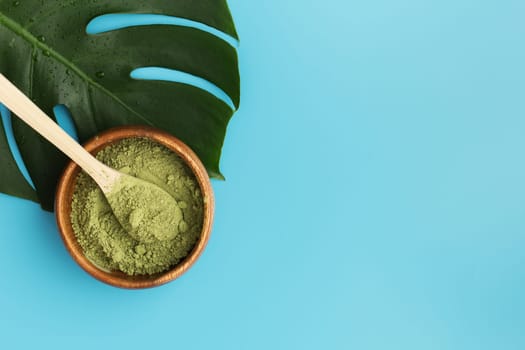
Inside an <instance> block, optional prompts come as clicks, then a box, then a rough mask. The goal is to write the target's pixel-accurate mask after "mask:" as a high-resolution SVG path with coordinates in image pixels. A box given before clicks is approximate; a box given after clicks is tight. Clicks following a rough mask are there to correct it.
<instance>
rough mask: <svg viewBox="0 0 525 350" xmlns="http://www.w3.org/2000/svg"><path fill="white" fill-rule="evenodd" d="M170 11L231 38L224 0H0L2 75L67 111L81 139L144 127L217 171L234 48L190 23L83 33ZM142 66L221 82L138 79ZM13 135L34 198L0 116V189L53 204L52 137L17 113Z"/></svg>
mask: <svg viewBox="0 0 525 350" xmlns="http://www.w3.org/2000/svg"><path fill="white" fill-rule="evenodd" d="M119 13H141V14H162V15H167V16H175V17H177V18H182V19H185V20H189V21H191V23H200V24H204V25H205V26H206V27H205V28H213V29H214V30H218V31H220V32H222V33H225V34H227V35H229V36H230V37H233V38H237V35H236V32H235V27H234V24H233V21H232V18H231V15H230V12H229V9H228V6H227V3H226V1H225V0H170V1H168V0H143V1H142V0H140V1H139V0H111V1H103V0H99V1H97V0H89V1H88V0H45V1H43V0H20V1H12V0H0V72H2V73H3V74H4V75H6V76H7V78H8V79H10V80H11V81H12V82H13V83H14V84H15V85H17V86H18V88H20V89H21V90H22V91H23V92H24V93H26V94H27V95H28V96H30V97H31V98H32V99H33V101H35V103H36V104H37V105H38V106H39V107H40V108H42V109H43V110H44V111H45V112H46V113H47V114H48V115H50V116H52V115H53V108H54V107H55V106H56V105H65V106H66V107H68V108H69V110H70V112H71V116H72V119H73V121H74V124H75V126H76V128H77V133H78V136H79V139H80V141H81V142H84V141H86V140H87V139H88V138H91V137H92V136H94V135H95V134H97V133H99V132H100V131H103V130H105V129H107V128H110V127H114V126H119V125H124V124H146V125H153V126H156V127H158V128H161V129H164V130H166V131H168V132H170V133H172V134H174V135H175V136H177V137H179V138H180V139H182V140H183V141H184V142H186V143H187V144H188V145H189V146H190V147H191V148H192V149H193V150H194V151H195V152H196V153H197V154H198V155H199V157H200V158H201V160H202V161H203V163H204V165H205V166H206V167H207V169H208V171H209V173H210V175H211V176H213V177H219V178H220V177H221V176H222V175H221V173H220V171H219V158H220V153H221V148H222V144H223V140H224V136H225V132H226V127H227V124H228V121H229V119H230V118H231V116H232V114H233V112H234V110H235V109H236V108H238V105H239V74H238V62H237V52H236V49H235V48H234V47H233V46H232V45H231V43H229V42H228V41H226V40H223V39H221V38H220V36H218V35H214V34H213V33H212V32H211V31H205V30H201V29H199V28H198V27H197V28H196V27H191V26H180V25H179V26H173V25H160V24H159V25H146V26H145V25H141V26H130V27H125V28H121V29H118V30H110V31H107V32H103V33H99V34H96V35H88V34H86V25H87V24H88V23H89V22H90V21H91V20H92V19H94V18H97V17H98V16H101V15H104V14H119ZM139 67H165V68H168V69H173V70H177V71H182V72H186V73H188V74H191V75H192V76H195V77H199V78H202V79H203V80H205V81H207V82H209V83H211V84H213V85H214V86H216V87H218V88H219V89H220V90H222V92H224V93H225V94H226V95H227V96H229V98H230V99H231V102H232V104H233V105H232V106H230V104H229V103H226V102H224V99H220V98H218V97H216V96H217V94H212V93H210V92H209V91H207V90H204V89H201V88H198V87H196V86H193V85H189V84H187V82H172V81H169V82H168V81H160V80H136V79H132V78H131V77H130V72H131V71H133V70H134V69H136V68H139ZM12 122H13V132H14V135H15V138H16V141H17V144H18V146H19V149H20V153H21V155H22V159H23V160H24V162H25V164H26V166H27V168H28V171H29V173H30V175H31V178H32V180H33V183H34V185H35V187H36V196H35V193H33V190H32V188H31V187H29V186H28V184H27V183H26V182H25V180H24V178H23V176H22V175H21V173H20V171H19V170H18V168H17V167H16V165H15V162H14V159H13V157H12V156H11V154H10V153H9V150H8V147H7V142H6V138H5V130H3V127H2V124H1V123H0V191H1V192H4V193H8V194H12V195H15V196H19V197H23V198H27V199H32V200H36V198H38V201H39V202H40V203H41V205H42V207H43V208H44V209H46V210H52V209H53V198H54V191H55V187H56V182H57V180H58V178H59V176H60V173H61V171H62V169H63V167H64V165H65V163H66V159H65V157H64V156H63V155H62V154H61V153H60V152H59V151H57V150H56V149H55V148H54V147H53V146H52V145H51V144H49V143H48V142H47V141H45V140H44V139H42V138H41V137H40V136H38V135H37V134H36V133H35V132H33V131H32V130H31V129H29V128H28V127H27V126H26V125H25V124H23V122H21V121H19V120H18V118H13V120H12Z"/></svg>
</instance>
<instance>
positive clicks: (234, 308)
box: [0, 0, 525, 350]
mask: <svg viewBox="0 0 525 350" xmlns="http://www.w3.org/2000/svg"><path fill="white" fill-rule="evenodd" d="M229 3H230V6H231V9H232V12H233V15H234V17H235V20H236V24H237V28H238V31H239V34H240V36H241V47H240V51H239V54H240V62H241V77H242V83H243V85H242V106H241V109H240V110H239V112H238V113H237V114H236V115H235V117H234V119H233V120H232V123H231V124H230V128H229V131H228V137H227V139H226V144H225V147H224V150H223V162H222V169H223V172H224V173H225V174H226V176H227V179H228V180H227V181H226V182H215V183H214V188H215V191H216V197H217V208H216V209H217V211H216V214H217V215H216V221H215V226H214V231H213V235H212V238H211V241H210V243H209V245H208V247H207V250H206V251H205V253H204V255H203V256H202V258H201V259H200V260H199V261H198V263H197V264H196V265H195V266H194V267H193V268H192V269H191V270H190V272H189V273H188V274H186V275H185V276H183V277H182V278H181V279H179V280H177V281H175V282H173V283H170V284H168V285H166V286H163V287H160V288H156V289H151V290H143V291H126V290H120V289H116V288H113V287H110V286H106V285H104V284H102V283H100V282H98V281H96V280H94V279H93V278H91V277H90V276H88V275H87V274H86V273H84V272H83V271H82V270H81V269H80V268H79V267H78V266H77V265H76V264H75V263H74V262H73V260H72V259H71V258H70V256H69V255H68V253H67V252H66V250H65V248H64V246H63V244H62V242H61V240H60V238H59V235H58V233H57V231H56V227H55V223H54V218H53V216H52V215H51V214H49V213H44V212H42V211H41V210H40V209H39V207H38V206H37V205H35V204H33V203H30V202H27V201H23V200H18V199H13V198H9V197H7V196H5V195H0V222H1V225H2V230H1V231H2V234H1V236H0V272H1V275H2V278H1V279H0V335H1V338H0V344H1V345H0V347H2V348H6V349H7V348H15V347H25V346H32V347H34V348H37V347H38V348H51V347H52V348H54V349H66V348H70V346H73V344H74V347H75V349H84V348H85V349H92V348H93V346H95V345H97V346H102V348H109V347H110V346H115V348H116V347H117V346H118V348H122V349H124V348H128V349H131V348H133V349H141V348H150V347H152V346H161V345H163V346H166V347H170V348H175V349H404V350H407V349H462V350H464V349H505V350H510V349H524V348H525V332H524V328H525V300H524V299H525V297H524V295H525V293H524V292H525V250H524V245H525V217H524V214H525V200H524V199H525V184H524V179H525V164H524V159H523V151H524V150H525V138H524V131H525V96H524V93H525V86H524V84H525V67H524V63H525V48H524V41H523V40H524V37H525V21H524V14H525V2H523V1H522V0H499V1H495V0H493V1H479V0H477V1H474V0H454V1H452V0H439V1H438V0H397V1H386V0H370V1H360V2H357V1H343V0H327V1H313V0H287V1H278V0H268V1H263V2H261V1H259V2H254V1H244V0H235V1H233V0H232V1H230V2H229ZM37 227H38V228H37ZM79 338H81V339H80V341H78V340H79ZM73 340H75V343H71V341H73Z"/></svg>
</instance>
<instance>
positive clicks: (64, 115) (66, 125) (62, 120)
mask: <svg viewBox="0 0 525 350" xmlns="http://www.w3.org/2000/svg"><path fill="white" fill-rule="evenodd" d="M53 113H54V114H55V118H56V120H57V123H58V125H60V127H61V128H62V129H64V131H65V132H67V133H68V134H69V136H71V137H72V138H74V139H75V140H76V141H77V142H78V134H77V128H76V126H75V122H74V121H73V118H72V117H71V113H70V112H69V109H68V108H67V107H66V106H64V105H56V106H55V107H54V108H53Z"/></svg>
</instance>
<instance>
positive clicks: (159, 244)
mask: <svg viewBox="0 0 525 350" xmlns="http://www.w3.org/2000/svg"><path fill="white" fill-rule="evenodd" d="M96 157H97V159H99V160H100V161H102V162H103V163H105V164H107V165H109V166H110V167H112V168H114V169H117V170H119V171H120V172H123V173H125V174H128V175H131V176H134V177H137V178H139V179H142V180H145V181H148V182H150V183H153V184H155V185H157V186H159V187H160V188H161V189H163V190H164V191H166V192H167V193H169V194H170V195H171V196H172V197H173V198H174V199H175V200H176V201H177V205H178V208H180V210H177V211H176V212H174V214H173V215H174V222H176V225H177V231H178V234H177V235H175V236H174V237H170V238H169V239H163V240H155V239H150V240H137V239H136V238H138V237H133V236H132V235H130V234H129V233H128V232H127V231H126V230H125V229H124V228H123V227H122V226H121V225H120V223H119V222H118V221H117V219H116V218H115V216H114V215H113V212H112V211H111V208H110V206H109V204H108V202H107V200H106V198H105V197H104V194H103V193H102V191H101V190H100V189H99V188H98V186H97V185H96V184H95V182H94V181H93V180H92V179H91V178H90V177H89V176H88V175H87V174H85V173H84V172H81V173H80V174H79V175H78V177H77V182H76V186H75V191H74V193H73V201H72V205H71V223H72V226H73V230H74V232H75V235H76V237H77V239H78V242H79V244H80V246H81V247H82V250H83V251H84V254H85V255H86V257H87V258H88V259H90V260H91V261H92V262H93V263H94V264H95V265H97V266H98V267H99V268H102V269H105V270H120V271H122V272H124V273H126V274H128V275H141V274H154V273H158V272H162V271H165V270H167V269H169V268H170V267H172V266H173V265H175V264H177V263H178V262H179V261H180V260H181V259H182V258H184V257H185V256H186V255H187V254H188V253H189V252H190V251H191V249H192V248H193V247H194V245H195V243H196V242H197V240H198V238H199V235H200V232H201V230H202V223H203V217H204V208H203V198H202V194H201V191H200V188H199V185H198V183H197V180H196V178H195V176H194V175H193V173H192V171H191V169H190V168H189V167H188V166H187V165H186V164H185V163H184V162H183V160H182V159H181V158H180V157H179V156H178V155H177V154H175V153H174V152H172V151H170V150H169V149H167V148H166V147H164V146H163V145H160V144H158V143H156V142H154V141H151V140H149V139H146V138H128V139H124V140H121V141H118V142H117V143H115V144H112V145H110V146H108V147H106V148H104V149H103V150H101V151H100V152H99V153H98V154H97V156H96ZM132 214H133V215H132V216H131V217H130V218H129V220H130V222H133V221H135V220H137V219H136V217H134V216H136V215H137V214H136V213H132ZM181 215H182V217H181Z"/></svg>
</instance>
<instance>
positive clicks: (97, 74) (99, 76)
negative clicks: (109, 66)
mask: <svg viewBox="0 0 525 350" xmlns="http://www.w3.org/2000/svg"><path fill="white" fill-rule="evenodd" d="M95 75H96V76H97V78H100V79H102V78H104V77H105V76H106V73H104V72H103V71H98V72H96V73H95Z"/></svg>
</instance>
